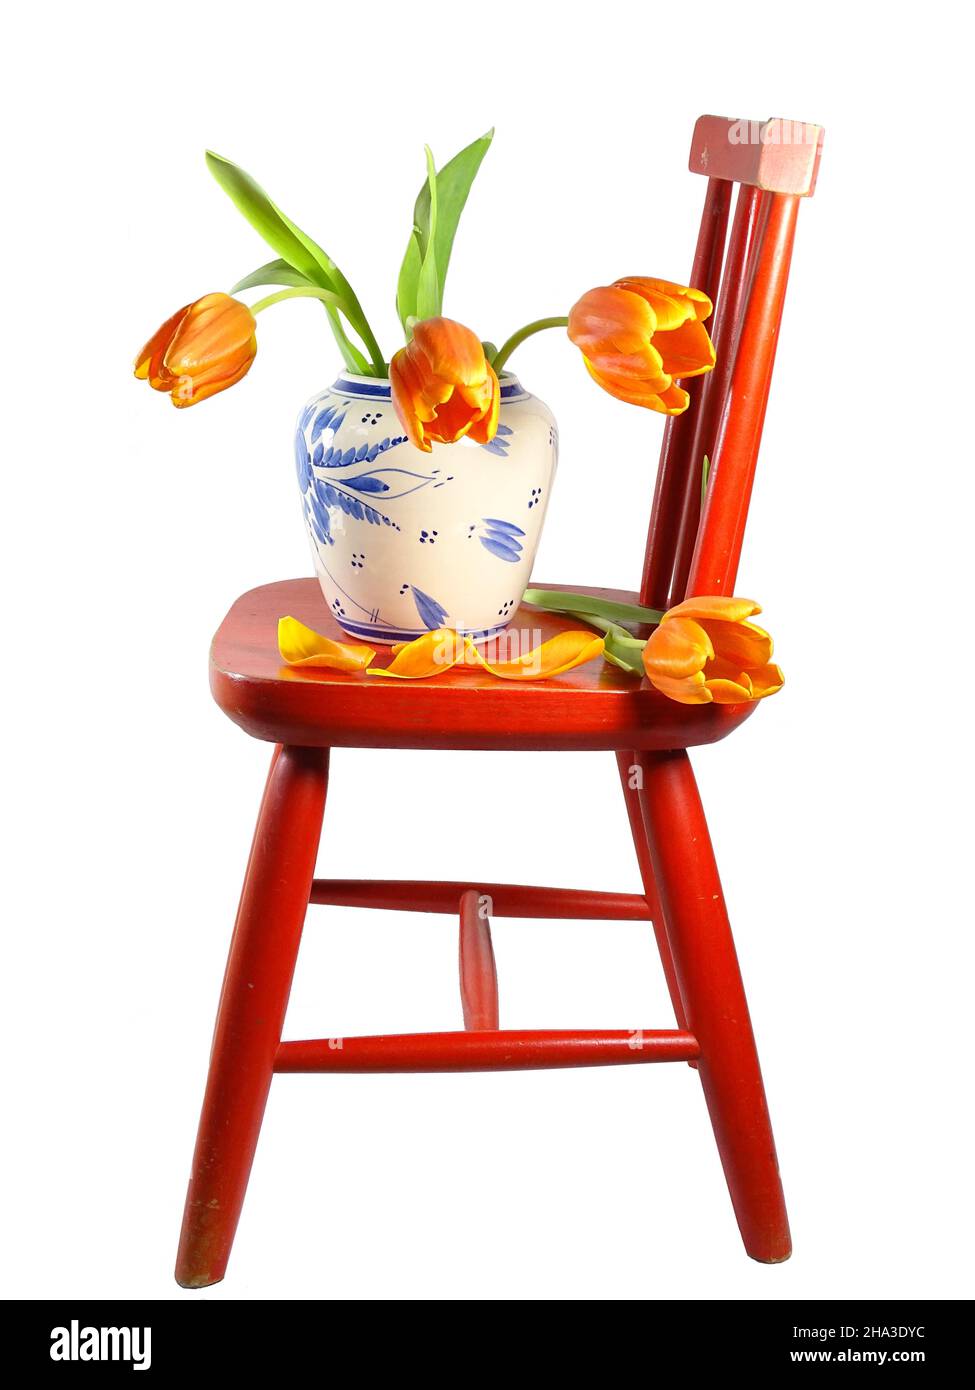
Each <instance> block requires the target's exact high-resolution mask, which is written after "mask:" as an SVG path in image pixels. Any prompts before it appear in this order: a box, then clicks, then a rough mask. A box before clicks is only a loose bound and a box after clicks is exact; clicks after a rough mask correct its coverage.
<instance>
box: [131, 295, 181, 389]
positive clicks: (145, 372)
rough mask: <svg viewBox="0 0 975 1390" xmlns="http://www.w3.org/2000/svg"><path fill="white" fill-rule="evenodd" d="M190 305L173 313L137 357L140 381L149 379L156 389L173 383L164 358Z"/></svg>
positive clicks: (165, 387) (167, 387) (167, 386)
mask: <svg viewBox="0 0 975 1390" xmlns="http://www.w3.org/2000/svg"><path fill="white" fill-rule="evenodd" d="M190 307H191V306H190V305H189V304H184V305H183V307H182V309H178V310H177V311H176V313H175V314H173V316H172V318H168V319H167V320H166V322H165V323H164V324H162V325H161V326H160V327H159V328H157V329H156V331H155V333H153V335H152V337H151V338H150V339H149V341H148V342H147V343H146V345H145V347H144V348H143V349H142V351H141V352H140V353H139V355H138V357H137V358H136V359H135V374H136V376H137V377H138V378H139V380H140V381H145V380H146V379H148V381H149V385H150V386H151V387H152V388H153V389H154V390H156V391H168V390H169V388H170V386H171V385H172V377H171V376H170V374H169V373H168V372H167V371H166V370H165V369H164V367H163V358H164V357H165V355H166V350H167V348H168V347H169V345H170V343H171V342H172V341H173V339H174V338H175V336H176V330H177V329H178V328H179V326H180V324H181V323H182V322H183V319H184V318H185V317H186V315H187V314H188V313H189V311H190Z"/></svg>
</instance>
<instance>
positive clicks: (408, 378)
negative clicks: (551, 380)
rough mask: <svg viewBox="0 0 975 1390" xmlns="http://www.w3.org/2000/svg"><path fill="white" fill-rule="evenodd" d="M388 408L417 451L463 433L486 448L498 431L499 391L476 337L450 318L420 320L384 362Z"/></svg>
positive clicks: (460, 435) (444, 442)
mask: <svg viewBox="0 0 975 1390" xmlns="http://www.w3.org/2000/svg"><path fill="white" fill-rule="evenodd" d="M389 380H390V384H391V386H392V394H393V405H394V407H395V409H396V414H397V415H398V416H399V418H400V420H401V422H402V425H403V428H404V430H405V431H406V433H407V434H408V435H409V437H410V440H411V442H412V443H413V444H414V445H415V446H416V448H417V449H422V450H423V452H424V453H425V454H429V453H430V452H431V449H432V445H431V443H430V441H431V440H436V441H438V442H439V443H441V444H456V442H457V440H458V439H462V438H463V437H464V436H465V435H467V436H468V438H470V439H473V440H474V441H475V442H476V443H477V444H489V443H490V442H491V440H492V439H493V438H494V436H495V434H496V432H497V428H498V408H499V406H500V403H501V389H500V387H499V386H498V378H497V375H496V374H495V372H494V369H493V367H491V366H490V364H489V363H488V361H487V358H486V357H485V356H484V349H483V347H482V346H481V343H480V340H479V339H478V337H477V335H476V334H474V333H472V332H471V330H470V329H469V328H465V327H464V325H463V324H462V323H455V322H454V321H453V319H444V318H434V319H423V320H422V321H421V322H420V323H417V324H416V325H415V326H414V328H413V337H412V338H411V339H410V341H409V343H408V344H407V345H406V347H405V348H401V349H400V350H399V352H398V353H397V354H396V356H395V357H394V358H393V360H392V362H390V364H389Z"/></svg>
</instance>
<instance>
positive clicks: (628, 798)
mask: <svg viewBox="0 0 975 1390" xmlns="http://www.w3.org/2000/svg"><path fill="white" fill-rule="evenodd" d="M616 762H617V766H618V767H619V774H620V783H621V784H622V787H623V800H624V801H625V803H626V815H627V819H628V820H629V822H630V833H631V835H632V836H633V848H634V849H635V850H636V857H637V863H638V864H639V866H640V877H641V879H642V880H643V892H644V901H645V902H646V905H647V911H648V913H649V914H650V919H651V921H652V922H653V935H654V939H655V940H656V943H657V952H658V954H659V956H660V964H661V965H662V966H663V971H664V978H665V980H666V981H667V989H668V992H669V994H670V1002H671V1004H672V1005H673V1007H674V1018H675V1019H676V1020H677V1026H678V1028H681V1029H684V1030H686V1028H687V1020H686V1018H685V1017H684V1004H683V1001H682V1000H681V997H680V990H679V989H678V987H677V975H676V972H675V970H674V958H673V955H672V954H671V950H670V942H669V941H668V939H667V927H666V925H665V923H664V914H663V908H662V907H661V905H660V897H659V894H658V893H657V884H656V881H655V880H654V877H653V865H652V863H651V862H650V843H649V841H648V840H647V830H646V826H645V825H644V821H643V807H642V803H641V800H640V789H639V786H637V787H632V786H631V785H630V782H631V780H634V770H635V773H636V776H638V778H639V781H640V782H641V783H642V780H643V768H642V766H641V765H640V764H639V763H638V762H637V760H636V754H635V753H634V752H632V751H630V752H628V753H617V755H616Z"/></svg>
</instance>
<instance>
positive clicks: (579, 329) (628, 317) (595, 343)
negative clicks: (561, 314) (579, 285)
mask: <svg viewBox="0 0 975 1390" xmlns="http://www.w3.org/2000/svg"><path fill="white" fill-rule="evenodd" d="M656 327H657V317H656V315H655V313H654V312H653V309H652V307H651V306H650V305H649V304H648V303H647V301H646V300H645V299H643V298H641V296H640V295H639V294H631V293H630V291H629V290H624V289H620V288H618V287H617V286H616V285H602V286H600V287H599V288H597V289H594V290H587V291H586V293H585V294H584V295H583V296H582V298H581V299H578V300H577V301H576V303H575V304H573V306H572V308H571V309H570V310H569V325H568V330H567V331H568V334H569V337H570V339H571V340H572V342H574V343H575V345H576V347H577V348H579V349H580V350H581V352H582V353H583V354H584V355H585V356H586V357H589V358H593V359H596V358H598V356H599V353H600V351H601V350H603V349H604V348H606V347H607V346H611V347H613V348H615V349H616V350H617V351H618V352H622V353H630V352H641V351H642V350H643V349H644V347H645V346H646V345H647V344H648V343H649V342H650V340H651V339H652V338H653V335H654V332H655V330H656Z"/></svg>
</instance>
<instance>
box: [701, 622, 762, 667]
mask: <svg viewBox="0 0 975 1390" xmlns="http://www.w3.org/2000/svg"><path fill="white" fill-rule="evenodd" d="M701 626H702V627H704V628H705V629H706V631H707V633H708V635H709V636H710V638H711V641H712V643H713V645H714V652H715V655H716V656H719V657H721V658H722V659H723V660H725V661H730V662H734V663H735V664H736V665H738V666H739V667H740V668H741V669H742V670H744V671H750V670H751V669H752V667H753V666H765V665H767V664H768V662H769V661H770V660H771V658H772V639H771V637H770V636H769V634H768V633H767V632H766V631H765V629H764V628H763V627H759V626H758V625H757V624H756V623H722V622H717V621H715V620H714V619H710V620H709V619H704V621H703V622H702V624H701Z"/></svg>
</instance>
